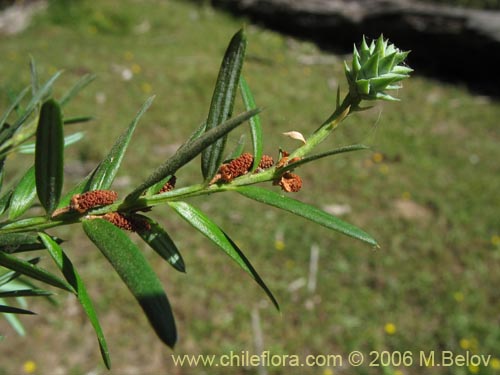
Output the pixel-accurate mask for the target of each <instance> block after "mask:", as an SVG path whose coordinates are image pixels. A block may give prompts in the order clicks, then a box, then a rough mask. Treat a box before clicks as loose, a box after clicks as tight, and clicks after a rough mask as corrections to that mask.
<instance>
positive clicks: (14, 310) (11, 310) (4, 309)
mask: <svg viewBox="0 0 500 375" xmlns="http://www.w3.org/2000/svg"><path fill="white" fill-rule="evenodd" d="M0 313H4V314H26V315H35V313H34V312H32V311H29V310H25V309H20V308H18V307H12V306H5V305H0Z"/></svg>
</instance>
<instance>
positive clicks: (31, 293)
mask: <svg viewBox="0 0 500 375" xmlns="http://www.w3.org/2000/svg"><path fill="white" fill-rule="evenodd" d="M50 295H52V293H51V292H49V291H48V290H43V289H17V290H9V291H6V292H0V298H9V297H46V296H50Z"/></svg>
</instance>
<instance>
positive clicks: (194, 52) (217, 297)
mask: <svg viewBox="0 0 500 375" xmlns="http://www.w3.org/2000/svg"><path fill="white" fill-rule="evenodd" d="M74 6H75V7H76V8H75V9H74V13H73V14H74V17H73V18H70V20H69V21H68V20H67V19H65V17H59V18H58V16H57V12H53V13H52V15H48V14H43V15H40V16H39V17H38V18H37V19H36V21H35V22H34V23H33V25H32V26H31V27H30V28H29V29H28V30H27V31H25V32H23V33H22V34H19V35H16V36H10V37H2V41H1V43H2V50H3V51H4V53H3V58H2V61H1V62H0V76H1V77H2V80H1V82H0V103H1V106H2V108H5V107H6V106H7V104H8V102H9V95H11V94H12V93H16V92H18V91H19V90H20V89H21V88H23V87H25V86H26V85H27V84H29V79H30V78H29V68H28V62H29V56H30V55H32V56H33V57H35V58H36V60H37V65H38V68H39V70H40V72H39V75H40V78H41V79H42V80H43V79H46V78H48V77H49V76H50V75H51V74H53V73H54V72H55V71H56V70H58V69H61V68H62V69H65V71H66V73H65V74H64V76H63V77H62V78H61V82H60V85H59V89H60V90H61V92H63V91H64V90H65V89H66V88H68V87H70V85H71V84H72V83H74V82H75V81H76V80H77V79H78V77H80V76H81V75H83V74H84V73H87V72H92V73H96V74H97V76H98V78H97V80H96V81H95V82H94V83H93V84H92V85H91V86H90V87H89V88H87V89H86V90H84V92H83V93H82V94H81V95H80V96H79V97H78V100H75V101H73V102H72V103H71V105H70V106H68V108H67V110H66V114H67V115H69V116H71V115H81V114H92V115H95V117H96V120H95V121H94V122H93V123H90V124H85V125H75V130H84V131H86V138H85V139H84V140H83V141H81V142H80V143H78V144H76V145H73V146H71V148H69V149H68V153H67V155H68V156H67V163H66V164H67V168H68V171H67V172H69V173H70V174H71V175H72V176H73V178H74V179H73V180H70V178H67V181H65V182H66V183H67V184H68V186H72V185H73V184H74V183H75V182H77V181H78V180H79V179H80V178H81V177H82V176H84V175H85V174H86V172H87V171H89V170H90V169H92V168H93V167H94V166H95V164H96V163H97V162H98V161H99V160H101V158H102V157H103V156H104V154H105V153H106V151H107V150H108V149H109V147H110V146H111V145H112V143H113V141H114V139H115V138H116V137H117V136H118V135H119V134H120V133H121V132H122V130H123V129H124V127H125V126H126V125H127V124H128V123H129V122H130V120H131V118H133V116H134V114H135V112H136V110H137V109H138V108H139V107H140V105H141V104H142V103H143V101H144V100H145V98H146V97H148V96H150V95H151V94H156V95H157V99H156V100H155V103H154V105H153V107H152V108H151V109H150V110H149V111H148V112H147V114H146V115H145V116H144V117H143V119H142V120H141V123H140V124H139V127H138V129H137V131H136V132H137V133H136V135H135V137H134V139H133V140H132V142H133V143H132V145H131V148H130V149H129V152H128V154H127V155H126V159H125V161H124V165H123V169H122V170H123V171H128V174H127V175H123V174H122V175H121V176H119V179H118V180H117V186H116V189H117V190H119V191H125V190H126V187H130V186H132V185H134V184H137V183H138V182H140V180H141V178H144V177H145V176H146V175H148V174H149V172H150V171H151V170H152V169H153V167H154V166H156V165H157V164H159V163H158V161H160V160H164V159H165V158H166V157H168V156H169V155H171V154H172V152H173V151H174V150H175V149H176V148H177V147H178V146H179V144H180V143H181V142H183V141H184V139H185V138H186V137H187V136H188V135H189V134H190V133H191V132H192V130H193V129H194V128H195V127H196V126H197V125H198V124H199V123H200V122H201V121H203V119H204V116H205V114H206V111H207V109H208V106H209V101H210V96H211V90H212V87H213V83H214V82H215V79H216V74H217V70H218V66H219V63H220V60H221V58H222V54H223V52H224V49H225V47H226V45H227V42H228V40H229V38H230V37H231V35H233V33H234V32H235V31H236V30H237V29H238V28H240V27H241V24H242V23H244V22H245V21H244V20H242V19H234V18H232V17H230V16H228V15H225V14H223V13H219V12H217V11H214V10H213V9H211V8H210V7H208V6H196V5H193V4H190V3H186V2H183V1H160V0H156V1H153V0H151V1H137V0H126V1H118V0H109V1H106V2H95V3H94V2H92V6H90V2H82V3H80V4H79V5H77V4H75V5H74ZM248 36H249V46H248V59H247V62H246V65H245V68H244V69H245V76H246V77H247V80H248V81H249V83H250V85H251V87H252V89H253V91H254V95H255V98H256V101H257V105H259V106H263V107H264V108H265V111H264V112H263V113H262V116H261V117H262V122H263V126H264V132H265V136H266V148H267V149H266V150H265V151H266V152H267V153H269V154H273V155H276V154H277V151H278V147H279V146H281V147H283V148H285V149H286V148H287V147H289V148H291V143H290V142H294V141H292V140H289V139H286V138H285V137H283V136H281V133H282V132H284V131H289V130H292V129H293V130H298V131H301V132H303V133H305V134H307V133H309V132H310V130H312V129H314V128H315V127H316V126H317V125H318V124H319V123H321V122H322V121H323V120H324V118H325V117H326V116H327V115H328V114H329V113H330V112H331V109H332V107H333V106H334V100H335V89H336V85H337V83H338V82H343V81H342V64H341V61H342V59H343V58H344V57H339V56H334V55H331V54H325V53H323V52H322V51H320V50H318V49H317V48H316V47H315V46H313V45H311V44H309V43H304V42H300V41H297V40H294V39H290V38H287V37H284V36H281V35H279V34H276V33H273V32H269V31H267V30H263V29H260V28H256V27H253V26H250V25H249V26H248ZM387 37H389V38H390V35H387ZM450 63H453V62H450ZM410 65H411V57H410ZM56 94H57V93H56ZM400 97H401V99H402V102H401V103H399V104H394V103H386V104H379V105H377V107H376V108H375V109H372V110H371V111H368V112H365V113H363V114H362V115H361V116H356V117H355V119H356V121H353V120H352V119H351V120H349V121H348V122H347V123H346V124H345V125H346V126H344V127H343V128H342V129H341V130H340V131H338V132H337V133H336V136H335V137H334V138H332V139H330V140H329V141H328V143H329V145H328V146H330V147H329V148H331V146H332V144H335V145H338V146H341V145H345V144H350V143H361V142H362V143H365V144H370V145H372V146H373V150H372V151H368V152H360V153H356V154H352V155H348V156H347V157H340V158H336V159H331V160H324V161H321V162H319V163H317V164H315V167H314V168H310V167H309V168H308V167H305V168H304V169H303V170H302V171H301V176H302V177H303V180H304V187H303V190H302V191H301V192H300V193H298V194H297V195H296V196H295V197H296V198H298V199H302V200H306V201H308V202H310V203H313V204H315V205H317V206H322V207H326V208H329V209H331V210H339V209H340V210H344V211H346V213H345V214H344V215H343V216H342V217H343V218H345V219H346V220H348V221H351V222H353V223H354V224H356V225H358V226H360V227H361V228H363V229H365V230H367V231H368V232H369V233H371V234H374V235H375V237H376V238H377V240H378V241H379V243H380V244H381V246H382V248H381V249H380V250H377V251H372V250H370V249H369V248H367V247H366V246H364V245H363V244H361V243H359V242H357V241H354V240H352V239H349V238H343V237H342V236H340V235H337V234H334V233H331V232H329V231H328V230H326V229H324V228H318V227H315V226H314V225H309V224H308V223H306V222H305V221H303V220H300V219H298V218H295V217H292V216H288V215H286V214H285V213H282V212H277V211H275V210H272V209H269V208H267V207H266V208H264V206H259V205H257V204H256V203H253V202H250V201H247V200H243V199H240V198H239V197H237V196H234V197H232V199H234V200H231V201H230V202H228V201H227V199H228V197H227V196H224V197H214V199H213V200H211V201H210V202H203V201H200V200H197V201H196V202H195V203H196V204H197V205H199V206H201V207H202V208H203V210H204V211H205V212H207V213H208V214H209V215H210V216H211V217H212V218H214V220H216V221H217V222H218V223H219V224H220V225H221V226H222V227H223V228H227V230H228V232H230V233H232V234H233V239H235V240H236V241H237V242H238V244H239V245H240V246H241V247H242V248H243V249H246V254H247V255H248V256H249V258H250V259H251V260H252V262H253V264H254V265H255V266H256V268H257V269H258V270H259V273H260V274H261V276H262V277H263V278H264V279H265V280H266V282H267V284H268V285H269V286H270V287H271V289H273V291H274V292H275V295H276V296H277V298H278V299H279V300H280V304H281V306H282V311H283V312H282V314H281V315H280V314H278V313H277V312H276V311H275V310H274V309H273V307H272V306H271V305H270V303H269V302H268V301H267V300H266V297H265V295H264V294H263V293H262V292H261V290H260V289H259V288H258V286H256V285H253V284H252V283H250V282H249V281H250V280H249V279H248V278H247V276H246V275H244V274H243V273H242V272H241V271H240V270H239V269H238V268H237V267H234V266H233V265H232V264H230V263H229V262H227V261H226V259H225V257H224V256H223V255H222V254H220V253H219V252H218V251H217V250H216V249H215V248H214V247H212V245H210V244H207V243H206V242H205V241H204V239H203V238H202V236H201V235H200V236H192V234H191V233H192V232H191V231H190V228H189V227H188V226H187V225H186V224H185V223H184V222H182V221H181V220H180V219H178V218H177V217H175V216H174V215H171V213H170V212H168V211H166V210H165V212H162V211H161V210H156V211H155V212H154V215H155V216H156V218H158V220H160V221H161V222H163V223H165V225H166V226H167V228H169V229H170V232H172V233H173V236H174V237H175V238H174V239H175V241H176V243H178V245H179V248H180V249H181V251H182V249H184V251H183V256H184V258H185V261H186V264H187V274H186V275H181V274H179V273H177V272H173V271H172V270H171V269H170V268H169V266H168V265H167V264H162V263H159V262H157V264H156V271H157V272H158V273H159V274H160V276H161V278H162V281H163V282H164V285H165V288H166V291H167V293H168V294H169V298H170V300H171V302H172V305H173V307H174V313H175V314H176V319H177V322H178V326H179V331H180V334H181V337H180V341H179V343H178V345H177V346H176V353H179V354H184V353H193V354H198V353H202V354H227V353H228V352H229V351H230V350H233V351H235V352H240V351H241V350H249V351H251V352H255V351H256V349H255V339H256V335H257V333H258V332H257V331H256V328H255V324H252V316H253V317H254V318H255V316H256V313H257V312H258V314H259V317H260V324H261V329H262V333H263V344H264V349H266V350H270V351H271V352H272V353H275V354H278V353H283V354H299V355H302V356H305V355H307V354H331V353H335V354H337V353H338V354H345V353H348V352H349V351H351V350H362V351H365V352H368V351H370V350H401V351H404V350H410V351H413V352H417V351H419V350H424V351H430V350H439V351H440V350H451V351H453V352H455V353H463V352H465V351H466V350H470V351H472V352H474V353H478V354H486V355H487V354H491V355H492V357H494V359H495V360H493V361H492V362H491V364H490V366H489V367H487V368H475V367H466V366H465V367H461V368H453V369H449V368H448V369H446V368H436V369H434V370H433V373H436V374H468V373H473V374H497V373H500V350H499V345H498V343H499V342H500V326H499V318H498V317H499V311H500V302H499V301H500V292H499V288H498V285H500V274H499V273H498V272H496V271H497V270H498V268H499V266H500V220H499V215H498V207H499V203H500V202H499V201H500V198H499V195H498V192H497V191H498V187H499V186H500V177H499V176H500V173H499V172H500V170H499V169H500V168H499V166H498V162H497V160H498V159H499V154H500V150H499V148H498V141H499V134H498V127H497V119H498V118H499V116H500V106H499V104H498V102H496V101H493V100H491V99H489V98H486V97H478V96H474V95H472V94H470V93H468V92H467V91H466V90H464V89H462V88H461V87H455V86H448V85H442V84H439V83H438V82H434V81H430V80H427V79H425V78H422V77H418V76H416V77H413V78H412V79H410V80H409V81H408V82H407V83H406V84H405V87H404V89H403V90H402V91H401V93H400ZM13 159H14V160H10V161H9V166H10V167H12V166H13V165H18V166H19V168H13V169H10V170H8V171H7V172H8V173H9V175H8V176H7V180H6V181H13V180H15V179H16V178H17V177H19V175H18V173H20V172H21V171H23V170H25V167H26V166H27V163H28V162H30V160H31V159H30V158H29V157H26V158H25V157H23V156H22V155H15V156H13ZM198 173H199V171H198V170H189V169H187V170H184V171H183V173H181V174H179V176H178V185H179V186H182V184H183V183H186V184H188V183H191V182H193V181H194V177H191V175H196V176H198ZM67 176H68V175H67ZM233 207H237V209H236V208H234V209H233ZM54 234H56V235H58V236H59V237H61V238H64V239H66V240H68V241H69V242H70V243H73V246H71V247H70V246H68V247H67V249H68V251H70V252H71V256H72V258H73V260H74V261H75V262H77V267H78V268H79V270H80V273H81V276H82V278H84V280H85V281H86V284H87V286H88V288H89V289H90V290H89V292H90V293H91V295H92V297H93V299H94V300H95V301H96V308H97V310H98V312H99V314H100V319H101V323H102V325H103V328H104V331H105V334H106V336H107V339H108V344H109V346H110V350H111V355H112V359H113V371H112V372H111V373H116V374H123V373H139V372H140V373H143V374H155V373H158V372H161V371H162V372H163V373H165V372H167V373H173V374H175V373H179V374H184V373H194V374H198V373H214V374H215V373H217V374H219V373H221V371H220V369H217V368H206V369H203V368H196V369H187V368H183V369H176V368H174V367H173V364H172V361H171V358H170V352H169V351H168V349H167V348H165V347H163V346H162V344H161V343H160V342H159V341H158V340H157V339H156V337H155V336H154V333H152V332H151V330H150V329H149V327H148V323H147V322H146V321H145V319H143V318H142V314H141V313H140V310H139V307H138V306H137V305H136V303H135V301H133V299H132V297H130V296H129V294H128V292H127V291H126V290H125V288H124V287H123V286H122V284H121V283H120V282H119V280H118V278H117V277H116V276H115V275H114V274H113V273H112V272H109V271H110V268H109V265H107V264H106V263H105V262H104V260H103V259H102V258H101V257H100V255H99V254H98V253H97V250H95V249H94V248H93V247H92V246H91V245H90V244H89V243H88V242H87V241H81V242H77V240H78V239H80V238H83V234H82V233H79V232H78V231H74V230H72V228H66V229H62V230H60V231H58V232H57V231H55V232H54ZM77 243H78V246H75V244H77ZM314 246H316V247H317V248H318V249H319V257H320V258H319V259H320V262H319V269H318V272H317V286H316V288H315V289H314V290H310V289H309V288H308V277H309V262H310V255H311V248H312V247H314ZM145 252H146V255H147V256H148V257H150V259H154V254H152V253H151V252H150V251H149V250H148V249H145ZM49 263H50V262H49V261H48V259H47V261H46V262H45V263H44V264H49ZM244 278H246V279H244ZM58 301H59V302H60V306H59V307H56V308H55V307H54V306H52V305H50V304H49V303H45V302H43V301H41V300H35V301H31V305H30V307H31V308H32V309H34V310H35V311H36V312H37V313H38V314H39V315H38V316H36V317H26V318H23V323H24V324H25V326H26V328H27V331H28V334H27V336H26V337H24V338H21V337H18V336H16V334H15V333H14V331H13V330H12V329H11V328H10V327H9V326H8V325H7V323H6V322H5V321H0V328H1V331H2V334H4V335H5V336H6V337H5V338H4V340H3V341H2V342H0V352H1V358H2V360H1V361H0V374H11V373H20V372H23V371H24V372H31V371H35V372H36V373H40V374H44V373H48V372H50V373H61V374H62V373H64V374H66V373H72V374H83V373H89V372H91V371H96V372H98V373H101V372H104V370H103V365H102V364H101V361H100V358H99V353H98V351H97V350H96V346H95V338H94V335H93V332H92V328H91V327H90V325H89V324H88V322H87V321H86V319H85V318H84V316H83V315H82V314H83V313H82V312H81V310H80V309H79V306H78V303H77V302H76V300H74V299H73V298H72V297H71V296H68V299H65V298H61V297H59V298H58ZM55 309H57V311H55ZM61 316H64V319H60V317H61ZM138 317H140V319H139V320H138ZM254 322H255V319H254ZM5 358H8V359H9V360H5ZM28 365H34V366H35V367H36V370H34V368H33V366H31V367H30V366H28ZM190 370H191V371H190ZM351 371H352V369H349V368H344V369H338V368H315V369H301V373H311V374H331V373H345V374H350V373H354V372H351ZM384 371H385V372H384V373H387V374H421V373H422V369H421V368H418V367H413V368H394V369H392V368H387V369H384ZM269 372H270V373H289V370H287V369H282V368H276V369H269ZM227 373H231V374H233V373H256V370H255V369H231V370H228V372H227ZM355 373H357V374H380V373H381V369H369V368H359V369H356V372H355Z"/></svg>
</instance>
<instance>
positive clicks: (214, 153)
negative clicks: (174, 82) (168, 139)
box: [201, 30, 247, 180]
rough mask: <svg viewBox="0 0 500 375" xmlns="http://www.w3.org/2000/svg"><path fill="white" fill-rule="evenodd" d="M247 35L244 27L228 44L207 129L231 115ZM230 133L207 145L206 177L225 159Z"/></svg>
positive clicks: (213, 97)
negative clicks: (227, 137)
mask: <svg viewBox="0 0 500 375" xmlns="http://www.w3.org/2000/svg"><path fill="white" fill-rule="evenodd" d="M246 44H247V42H246V36H245V32H244V30H240V31H239V32H238V33H236V34H235V35H234V36H233V38H232V39H231V41H230V42H229V46H228V47H227V50H226V53H225V55H224V58H223V60H222V64H221V67H220V70H219V75H218V77H217V82H216V84H215V90H214V93H213V96H212V102H211V104H210V111H209V113H208V118H207V126H206V130H207V131H208V130H211V129H213V128H214V127H216V126H218V125H219V124H221V123H223V122H224V121H226V120H227V119H228V118H230V117H231V115H232V112H233V107H234V98H235V96H236V92H237V90H238V83H239V79H240V74H241V68H242V66H243V61H244V59H245V49H246ZM225 144H226V137H225V136H223V137H221V138H219V139H218V140H217V141H216V142H214V143H213V144H212V145H210V146H209V147H207V148H206V149H205V150H204V151H203V153H202V158H201V166H202V168H201V169H202V172H203V177H204V178H205V179H206V180H210V179H212V177H213V176H214V175H215V173H216V172H217V169H218V168H219V166H220V164H221V163H222V159H223V153H224V146H225Z"/></svg>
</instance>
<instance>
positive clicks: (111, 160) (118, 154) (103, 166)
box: [88, 96, 154, 190]
mask: <svg viewBox="0 0 500 375" xmlns="http://www.w3.org/2000/svg"><path fill="white" fill-rule="evenodd" d="M153 100H154V96H152V97H150V98H149V99H148V100H146V102H145V103H144V104H143V105H142V107H141V109H140V110H139V112H137V114H136V116H135V118H134V119H133V120H132V122H131V123H130V125H129V126H128V128H127V130H126V131H125V132H124V133H123V134H122V135H121V136H120V137H119V138H118V140H117V141H116V143H115V144H114V145H113V147H112V148H111V151H110V152H109V153H108V155H107V156H106V157H105V158H104V160H103V161H102V162H101V163H100V164H99V166H98V167H97V169H96V170H95V171H94V172H93V173H92V177H91V178H90V180H89V186H88V190H98V189H109V188H110V187H111V184H112V183H113V181H114V179H115V176H116V173H117V172H118V169H119V168H120V165H121V162H122V160H123V156H124V155H125V151H126V150H127V147H128V145H129V143H130V139H131V138H132V134H133V133H134V130H135V128H136V126H137V123H138V122H139V119H140V118H141V117H142V115H143V114H144V113H145V112H146V111H147V110H148V108H149V107H150V106H151V104H152V103H153Z"/></svg>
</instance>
